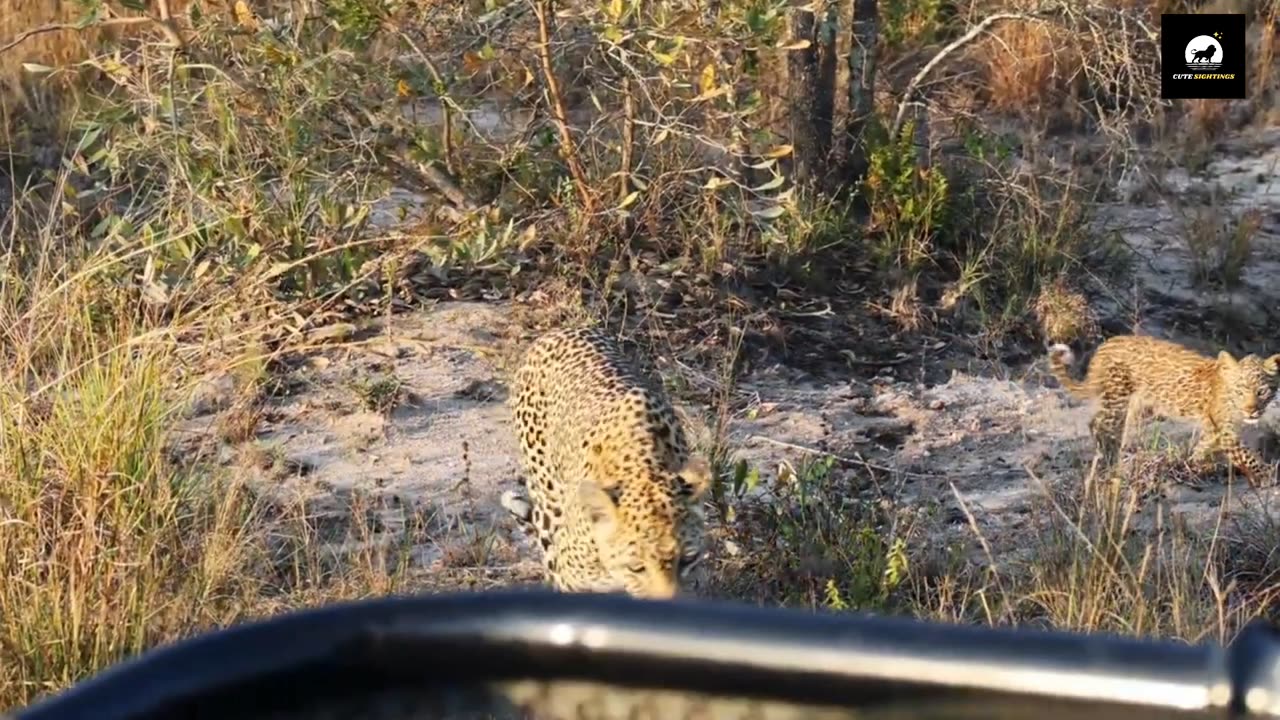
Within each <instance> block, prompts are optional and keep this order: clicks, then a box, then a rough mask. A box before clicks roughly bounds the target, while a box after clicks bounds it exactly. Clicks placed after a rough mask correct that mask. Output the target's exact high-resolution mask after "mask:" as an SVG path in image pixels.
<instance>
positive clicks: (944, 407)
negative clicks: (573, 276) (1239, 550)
mask: <svg viewBox="0 0 1280 720" xmlns="http://www.w3.org/2000/svg"><path fill="white" fill-rule="evenodd" d="M1277 139H1280V133H1277V132H1274V131H1273V132H1269V133H1267V134H1264V135H1260V136H1258V137H1255V138H1250V139H1247V140H1244V141H1241V144H1239V145H1238V146H1237V148H1236V150H1235V151H1231V152H1226V151H1224V152H1223V153H1221V159H1220V160H1218V161H1217V162H1215V163H1212V164H1211V165H1210V166H1209V168H1208V169H1207V170H1206V172H1205V173H1203V175H1202V176H1200V177H1197V178H1189V177H1185V176H1184V177H1181V178H1174V179H1173V180H1170V181H1169V182H1171V183H1173V182H1180V183H1182V189H1183V191H1184V192H1185V193H1187V194H1188V196H1190V195H1192V194H1195V193H1201V194H1204V193H1205V192H1206V190H1205V188H1206V187H1211V186H1213V185H1217V186H1219V190H1226V191H1228V192H1227V193H1226V196H1228V197H1231V199H1230V200H1229V201H1228V202H1229V203H1230V204H1231V205H1232V206H1234V207H1238V208H1246V207H1247V208H1256V209H1259V210H1261V211H1262V213H1263V223H1262V228H1261V230H1260V232H1259V235H1258V237H1257V238H1256V239H1255V245H1254V256H1253V258H1251V260H1250V262H1249V264H1248V269H1247V270H1246V272H1245V276H1244V287H1243V288H1242V289H1241V290H1238V291H1236V292H1233V293H1210V292H1205V291H1203V290H1201V289H1198V288H1196V287H1194V286H1192V285H1191V284H1189V282H1188V280H1187V277H1188V276H1189V271H1188V266H1189V263H1190V262H1191V256H1190V254H1189V253H1188V252H1187V251H1186V249H1185V243H1182V244H1180V241H1179V239H1178V233H1177V231H1176V229H1177V228H1176V226H1177V222H1178V221H1177V219H1176V218H1175V217H1174V216H1173V214H1172V213H1171V212H1170V211H1169V210H1168V209H1167V208H1161V207H1136V206H1131V205H1130V206H1121V205H1116V206H1114V207H1112V208H1109V209H1108V213H1109V215H1110V216H1111V217H1112V218H1113V219H1119V220H1123V221H1126V222H1127V223H1128V224H1129V225H1130V227H1131V228H1133V227H1137V228H1140V229H1136V230H1135V229H1129V230H1127V231H1125V232H1124V234H1123V237H1124V240H1125V241H1126V242H1127V243H1128V244H1129V245H1130V246H1131V247H1132V248H1133V250H1134V252H1135V253H1136V255H1137V258H1138V262H1137V263H1136V266H1135V276H1136V281H1135V286H1134V287H1135V291H1134V297H1133V298H1132V299H1135V300H1137V301H1139V303H1138V304H1140V305H1142V306H1143V308H1145V310H1144V312H1143V313H1142V318H1143V323H1142V331H1143V332H1150V333H1153V334H1165V335H1170V336H1175V337H1186V336H1188V332H1187V322H1186V321H1187V319H1188V318H1195V317H1199V318H1200V319H1201V322H1203V318H1204V317H1205V316H1206V308H1207V307H1209V306H1213V307H1219V308H1220V307H1221V306H1222V305H1223V304H1224V303H1226V304H1228V305H1230V306H1231V307H1233V308H1236V309H1237V311H1238V312H1237V316H1239V317H1242V318H1244V320H1243V322H1245V323H1247V324H1248V325H1251V326H1254V327H1255V328H1257V329H1258V330H1263V329H1265V328H1267V327H1275V322H1274V314H1275V313H1276V312H1277V311H1276V308H1280V303H1278V301H1280V297H1277V296H1278V295H1280V283H1275V282H1273V279H1274V278H1275V277H1277V276H1280V195H1278V194H1277V193H1276V192H1275V190H1273V189H1272V187H1271V186H1270V184H1269V183H1267V182H1261V181H1260V178H1262V179H1266V178H1269V177H1273V176H1274V175H1273V173H1272V168H1273V166H1274V165H1275V164H1276V162H1277V160H1280V150H1277V148H1278V147H1280V143H1277V142H1275V140H1277ZM1219 202H1222V201H1219ZM1193 334H1194V333H1192V335H1193ZM1260 334H1261V333H1260ZM525 339H526V338H522V337H521V336H520V333H519V330H518V329H517V327H516V324H515V323H514V322H513V321H512V319H511V309H510V307H509V306H507V305H504V304H482V303H447V304H441V305H439V306H437V307H435V308H433V309H429V310H424V311H420V312H416V313H411V314H406V315H399V316H396V317H394V319H393V320H391V324H390V325H389V326H383V327H382V328H380V329H379V330H377V331H376V332H375V333H374V334H373V335H372V337H370V338H368V339H365V340H362V341H360V342H358V343H351V344H346V345H342V346H337V347H333V348H330V349H326V350H323V351H320V352H317V353H315V354H314V356H313V357H311V358H310V360H309V362H308V364H307V366H306V367H305V368H302V369H300V370H298V371H297V372H296V373H295V374H294V375H295V376H294V377H293V378H292V379H291V380H292V381H293V384H294V387H293V389H292V390H291V391H290V392H289V393H288V394H287V395H285V396H284V397H281V398H278V399H276V400H275V401H274V402H273V405H272V407H271V408H270V409H269V412H268V413H267V415H266V418H265V420H264V422H263V423H262V424H261V426H260V428H259V431H258V436H257V437H256V438H255V439H253V440H251V441H249V442H248V443H247V444H246V446H244V447H240V448H223V450H222V452H223V454H224V456H225V457H226V458H227V459H228V462H235V460H232V459H230V458H232V457H235V456H242V455H243V451H244V450H245V449H246V448H253V449H255V452H256V453H257V456H258V457H264V456H265V457H269V458H273V460H272V461H271V462H269V463H263V462H258V463H257V464H256V465H254V468H255V470H254V472H255V473H256V475H255V477H256V480H255V482H256V483H257V484H258V485H259V486H260V487H261V488H262V489H264V490H265V491H267V492H269V493H274V494H278V495H280V496H282V497H283V496H288V497H293V498H302V499H305V500H306V501H307V502H308V503H309V504H310V505H311V506H312V507H314V508H315V512H317V513H319V514H321V515H326V514H327V515H331V516H333V517H335V518H336V517H337V516H339V515H341V514H342V513H343V512H345V511H344V509H343V508H344V507H348V506H349V504H350V502H351V499H352V498H353V497H363V498H367V499H368V502H369V504H370V505H371V506H373V507H374V508H375V510H376V512H375V514H376V516H377V517H378V521H377V523H376V525H377V529H378V530H380V531H382V532H383V533H386V534H387V536H388V537H390V536H394V535H395V534H396V533H397V531H403V529H404V528H405V527H406V525H407V523H409V522H410V520H411V519H412V518H414V517H419V518H421V517H426V518H428V519H429V521H428V522H426V523H425V524H424V525H423V527H425V528H426V531H425V532H424V533H422V535H421V538H420V540H421V541H420V542H419V543H418V544H417V547H416V548H415V555H414V557H415V562H416V563H417V564H418V565H419V566H420V567H421V568H422V569H424V570H426V571H428V572H431V571H437V570H441V569H446V568H457V567H458V566H460V565H467V564H468V563H471V564H472V565H475V566H476V567H472V568H471V570H472V571H474V572H475V573H479V574H481V575H484V576H485V577H487V578H488V579H489V580H490V581H491V582H493V583H495V584H503V583H505V582H508V581H513V582H514V581H520V582H526V581H529V580H530V579H536V576H537V563H536V559H535V555H534V553H533V552H532V550H531V548H530V547H529V544H528V542H527V539H526V538H525V537H524V536H523V535H522V533H521V532H520V531H519V530H518V529H517V528H516V526H515V524H514V522H513V521H512V520H511V518H510V517H508V516H507V515H506V513H505V512H504V511H503V510H502V509H501V508H500V506H499V504H498V496H499V495H500V494H501V493H502V492H503V491H504V490H507V489H514V488H515V487H516V481H517V477H518V469H517V459H516V453H515V451H516V448H515V444H514V439H513V437H512V434H511V428H510V422H509V417H508V411H507V408H506V405H505V398H506V388H505V383H506V374H507V370H508V368H509V367H510V366H511V362H512V359H513V357H514V355H513V354H514V353H515V352H516V351H517V350H518V348H519V347H520V346H521V344H522V342H523V341H524V340H525ZM1269 349H1270V350H1272V351H1274V350H1275V348H1274V347H1272V348H1269ZM893 372H894V369H893V368H889V369H887V370H886V371H884V372H883V373H882V374H881V375H880V376H877V377H875V378H873V379H872V380H870V381H862V380H851V379H848V378H826V379H822V380H817V381H815V380H812V379H810V380H801V379H800V378H801V377H808V376H802V375H801V374H799V373H795V372H792V371H790V370H789V369H788V368H786V367H771V368H764V369H759V370H756V371H755V372H753V373H752V374H751V375H749V376H747V377H745V378H742V379H741V381H740V383H739V385H738V387H737V392H738V395H739V396H741V397H743V398H747V400H746V402H744V403H742V404H741V405H742V407H741V408H740V411H739V412H737V413H736V415H735V416H734V417H733V418H732V420H731V422H730V423H729V425H728V433H727V436H728V441H729V444H730V447H731V449H732V453H733V455H734V457H735V458H738V459H742V460H746V461H747V462H748V463H749V464H750V465H751V466H753V467H756V468H758V469H759V470H760V473H761V477H762V478H763V482H762V487H763V488H765V489H766V490H765V491H767V487H768V484H769V482H771V479H772V478H775V477H776V476H777V468H778V467H779V466H780V464H783V463H789V464H790V465H791V466H793V467H794V466H798V465H801V464H803V463H804V462H805V461H806V460H812V459H814V458H816V457H821V456H822V455H823V454H828V455H834V456H838V457H840V458H843V459H844V460H845V461H846V462H844V463H842V464H841V465H840V467H841V468H842V469H841V472H846V473H849V474H850V477H863V478H874V482H870V483H869V484H868V483H863V484H862V486H861V487H862V490H861V491H865V492H873V493H876V494H878V495H879V496H880V497H881V498H882V499H884V500H886V501H888V502H891V503H893V504H894V505H895V506H896V507H898V508H900V509H901V508H906V509H908V510H915V511H918V512H919V513H921V515H922V516H925V515H927V516H928V518H930V520H929V524H928V533H932V534H933V535H934V537H933V538H931V539H930V540H929V541H931V542H932V541H938V542H941V541H943V540H945V541H947V542H960V543H967V544H968V545H969V547H970V548H971V549H972V548H976V547H978V543H976V542H975V540H976V538H977V536H978V535H981V536H982V538H983V539H984V540H985V541H986V542H987V544H988V546H989V547H990V548H991V549H992V551H993V552H995V553H997V554H998V555H999V554H1001V553H1007V552H1012V551H1015V550H1016V549H1017V548H1018V547H1019V546H1020V545H1022V544H1023V543H1024V541H1025V539H1026V533H1027V532H1033V531H1034V528H1032V527H1031V526H1030V524H1029V522H1028V519H1029V517H1030V515H1031V513H1032V510H1033V508H1034V507H1036V506H1037V504H1040V505H1041V506H1043V505H1044V502H1045V501H1047V500H1049V499H1051V498H1053V497H1054V496H1055V494H1061V493H1064V492H1065V493H1067V494H1070V493H1071V492H1073V488H1078V487H1079V486H1080V484H1081V483H1083V482H1084V478H1085V476H1086V474H1087V465H1088V462H1089V460H1090V457H1091V454H1092V446H1091V443H1090V440H1089V437H1088V430H1087V423H1088V419H1089V416H1090V413H1091V411H1092V407H1091V406H1090V405H1089V404H1087V403H1086V404H1082V403H1079V402H1076V401H1072V400H1069V399H1068V398H1067V396H1066V394H1065V393H1064V392H1063V391H1062V390H1060V389H1058V388H1057V387H1056V385H1055V383H1053V382H1052V381H1049V380H1047V375H1046V373H1045V372H1044V369H1043V366H1042V364H1039V365H1032V366H1031V367H1030V368H1026V369H1019V370H1013V369H1006V371H1004V372H997V373H994V374H993V373H991V372H989V371H984V372H975V373H972V374H968V373H964V372H960V371H956V372H954V373H953V374H952V376H951V377H950V378H949V379H947V380H946V381H945V382H943V383H941V384H935V385H931V386H930V385H925V384H922V383H920V382H918V381H916V380H915V379H912V378H909V377H896V376H895V375H894V374H893ZM902 372H903V374H904V375H905V374H907V371H906V370H905V369H902ZM917 374H918V373H917ZM383 396H392V397H393V398H394V400H392V401H390V402H389V403H388V406H389V409H385V410H384V409H381V408H378V407H375V405H376V404H377V402H376V401H377V399H378V398H379V397H383ZM682 410H683V412H684V414H685V416H686V417H687V418H688V422H689V425H690V427H691V428H692V430H693V435H694V437H695V438H698V439H699V440H701V441H702V442H703V443H705V442H707V441H708V439H709V430H708V429H707V419H708V416H709V411H708V409H707V408H706V407H700V406H697V405H685V406H684V407H683V408H682ZM1278 414H1280V408H1272V410H1271V412H1269V413H1268V415H1267V417H1266V418H1265V421H1264V423H1263V426H1264V428H1263V429H1264V430H1265V429H1268V428H1272V427H1275V426H1277V425H1280V423H1278V422H1277V415H1278ZM215 415H216V410H215V411H213V412H210V413H208V414H205V415H203V416H197V417H196V418H194V419H193V421H192V423H193V424H192V429H193V430H195V431H198V430H199V428H200V426H201V423H206V424H207V423H209V422H211V420H212V419H213V418H214V417H215ZM1191 430H1192V428H1190V427H1188V426H1185V425H1183V424H1179V423H1174V422H1159V423H1151V424H1148V426H1147V427H1146V429H1145V430H1144V432H1143V433H1142V435H1141V437H1139V438H1136V439H1134V440H1133V441H1132V447H1133V448H1135V449H1136V451H1137V455H1138V458H1139V459H1138V460H1136V461H1135V462H1148V463H1150V462H1157V463H1161V462H1163V463H1164V464H1163V465H1160V466H1159V467H1162V468H1167V472H1165V471H1158V472H1156V474H1155V477H1156V478H1157V480H1158V483H1157V486H1156V487H1153V488H1152V494H1153V496H1155V495H1158V496H1161V497H1163V498H1164V499H1165V502H1164V503H1160V504H1161V505H1163V509H1162V512H1165V513H1169V514H1171V515H1173V516H1180V517H1181V519H1183V520H1185V521H1186V522H1187V523H1188V524H1189V525H1191V526H1192V527H1201V528H1205V529H1206V531H1208V528H1210V527H1212V525H1213V524H1214V523H1215V522H1217V521H1218V519H1219V516H1220V514H1221V513H1222V512H1223V511H1225V512H1226V513H1227V514H1230V513H1231V512H1234V510H1235V509H1236V508H1240V507H1245V506H1258V507H1262V506H1267V505H1270V504H1273V503H1274V502H1275V501H1276V499H1277V497H1280V489H1276V490H1264V491H1254V490H1251V489H1248V488H1246V487H1244V486H1243V484H1242V483H1241V484H1238V485H1237V486H1235V487H1233V488H1231V489H1230V490H1228V486H1227V485H1226V483H1224V482H1221V481H1218V480H1214V479H1209V481H1207V482H1205V481H1200V482H1196V483H1184V482H1181V480H1182V479H1184V475H1185V474H1184V473H1180V472H1179V471H1178V468H1179V463H1178V458H1179V457H1184V456H1185V455H1186V450H1187V448H1188V447H1189V443H1190V442H1191V441H1192V435H1191ZM1144 458H1145V459H1144ZM854 485H857V483H854V484H852V485H851V487H853V486H854ZM1142 524H1143V521H1140V523H1139V525H1140V526H1141V525H1142ZM338 527H341V523H339V524H338ZM975 531H976V532H975ZM331 540H332V541H333V542H335V543H343V542H349V541H350V538H349V537H345V536H343V534H342V532H341V531H338V532H337V533H336V535H335V536H334V537H332V538H331ZM478 546H483V548H484V550H483V552H476V551H475V548H476V547H478ZM468 548H470V549H471V550H468ZM460 558H462V559H461V560H460Z"/></svg>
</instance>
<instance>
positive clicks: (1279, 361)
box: [1262, 353, 1280, 375]
mask: <svg viewBox="0 0 1280 720" xmlns="http://www.w3.org/2000/svg"><path fill="white" fill-rule="evenodd" d="M1262 369H1263V370H1266V371H1267V374H1268V375H1276V374H1278V373H1280V353H1277V354H1275V355H1272V356H1271V357H1269V358H1267V359H1266V360H1263V361H1262Z"/></svg>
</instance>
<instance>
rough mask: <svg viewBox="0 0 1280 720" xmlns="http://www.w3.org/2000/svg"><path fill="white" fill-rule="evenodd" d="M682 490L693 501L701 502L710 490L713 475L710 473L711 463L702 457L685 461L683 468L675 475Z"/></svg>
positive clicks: (713, 478) (713, 479)
mask: <svg viewBox="0 0 1280 720" xmlns="http://www.w3.org/2000/svg"><path fill="white" fill-rule="evenodd" d="M676 477H678V478H679V480H680V485H681V487H682V489H683V490H684V491H685V492H686V493H687V494H688V495H689V497H692V498H693V499H695V500H701V499H702V498H704V497H706V496H707V492H708V491H710V490H711V483H712V482H714V481H715V475H714V473H712V472H711V463H709V462H707V461H706V459H705V458H702V457H692V458H689V459H688V460H686V461H685V464H684V467H682V468H680V471H679V472H677V473H676Z"/></svg>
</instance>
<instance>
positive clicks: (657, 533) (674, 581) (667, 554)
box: [579, 458, 711, 599]
mask: <svg viewBox="0 0 1280 720" xmlns="http://www.w3.org/2000/svg"><path fill="white" fill-rule="evenodd" d="M593 476H594V477H597V478H609V479H610V480H609V481H608V482H610V483H611V484H610V485H609V486H607V487H606V486H605V485H603V484H601V483H600V482H592V481H591V480H586V481H584V482H583V483H582V484H581V485H580V486H579V499H580V500H581V502H582V507H583V509H584V511H585V513H584V516H585V519H586V520H587V522H588V524H589V526H590V532H591V533H592V534H593V536H594V539H595V545H596V548H597V549H598V551H599V556H600V564H601V565H602V566H603V567H604V571H605V574H606V576H607V577H606V578H602V581H601V585H602V586H603V585H607V587H601V588H600V589H601V590H609V591H615V592H616V591H619V590H621V591H623V592H626V593H627V594H629V595H633V596H636V597H644V598H660V599H666V598H671V597H674V596H675V595H676V594H677V593H678V592H679V589H680V585H681V580H682V579H683V578H684V577H686V576H687V575H688V574H689V573H690V572H691V571H692V570H693V568H694V566H695V565H696V564H697V562H698V561H699V560H700V559H701V556H702V551H703V527H704V522H705V520H704V517H703V510H702V502H703V500H704V499H705V498H706V495H707V491H708V490H710V488H711V468H710V466H709V465H708V464H707V462H706V461H705V460H703V459H701V458H698V459H692V460H690V461H689V462H688V463H686V464H685V466H684V467H682V468H681V469H680V470H679V471H678V472H674V473H672V472H667V471H665V470H652V469H648V468H645V467H643V466H641V465H640V464H637V466H636V467H635V468H633V469H630V470H627V471H624V470H623V469H622V468H617V467H615V468H612V469H611V471H610V472H607V473H601V474H595V473H593Z"/></svg>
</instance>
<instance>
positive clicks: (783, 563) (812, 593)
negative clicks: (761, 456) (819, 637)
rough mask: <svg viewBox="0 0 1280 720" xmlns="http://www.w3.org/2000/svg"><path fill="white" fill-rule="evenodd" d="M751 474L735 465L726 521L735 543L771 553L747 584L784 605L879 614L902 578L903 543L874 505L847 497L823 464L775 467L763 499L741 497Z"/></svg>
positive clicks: (830, 464)
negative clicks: (733, 499) (734, 499)
mask: <svg viewBox="0 0 1280 720" xmlns="http://www.w3.org/2000/svg"><path fill="white" fill-rule="evenodd" d="M758 478H759V474H758V473H756V472H753V471H752V469H751V468H750V467H749V466H748V465H747V464H746V463H741V462H740V463H738V465H737V468H736V471H735V473H734V478H733V481H732V488H733V491H734V492H733V494H735V495H737V496H739V502H738V503H735V506H740V507H744V508H745V509H744V510H743V511H742V512H735V513H731V514H730V520H731V521H734V523H735V524H736V525H738V526H740V529H741V534H740V535H741V537H742V542H743V543H759V542H763V543H764V544H765V546H767V547H769V548H771V550H770V552H768V553H764V554H763V555H762V556H761V557H762V558H764V557H767V560H764V561H763V562H762V563H761V564H760V565H757V566H754V567H752V568H750V573H749V574H748V577H750V578H751V582H753V583H755V584H756V585H757V587H759V586H761V585H763V586H764V587H767V588H769V596H770V597H772V598H774V599H776V600H780V601H782V602H785V603H788V604H804V605H809V606H812V607H817V606H824V607H829V608H833V609H854V610H868V609H875V610H879V609H885V608H887V607H889V606H890V605H891V602H892V599H893V595H894V592H895V590H897V588H898V587H899V586H900V585H901V584H902V583H903V581H904V580H905V579H906V578H907V576H908V572H909V567H910V563H909V560H908V554H907V542H906V538H905V537H903V536H902V535H900V534H899V533H898V532H897V530H896V528H895V525H894V523H893V522H892V521H891V520H890V518H888V517H887V516H886V515H885V514H884V512H883V511H882V509H881V508H880V507H879V506H878V505H877V504H876V503H874V502H871V501H868V500H864V499H860V498H857V497H855V496H854V495H855V493H853V492H852V491H851V489H850V488H849V487H848V482H849V479H850V478H849V477H848V476H846V475H845V474H844V473H842V472H839V471H838V468H837V466H836V461H835V459H833V458H830V457H824V458H820V459H817V460H812V461H807V462H804V463H801V464H800V465H799V466H797V467H792V466H791V465H789V464H787V463H783V464H782V465H780V466H779V469H778V474H777V477H776V479H774V480H773V481H772V482H769V483H767V485H766V486H764V487H762V488H759V489H761V490H763V491H764V492H760V493H753V494H752V495H751V496H749V497H746V498H743V497H742V495H743V493H744V492H745V491H746V490H747V488H748V487H752V486H753V485H754V484H755V483H758V482H759V479H758Z"/></svg>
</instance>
